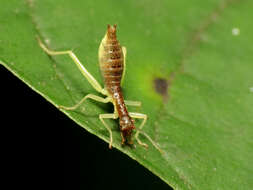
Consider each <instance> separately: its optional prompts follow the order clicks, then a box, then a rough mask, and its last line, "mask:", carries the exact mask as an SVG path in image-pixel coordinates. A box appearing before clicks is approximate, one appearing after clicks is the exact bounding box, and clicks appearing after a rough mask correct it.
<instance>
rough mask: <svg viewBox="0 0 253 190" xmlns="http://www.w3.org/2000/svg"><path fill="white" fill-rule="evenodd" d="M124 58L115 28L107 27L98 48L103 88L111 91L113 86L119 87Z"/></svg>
mask: <svg viewBox="0 0 253 190" xmlns="http://www.w3.org/2000/svg"><path fill="white" fill-rule="evenodd" d="M123 61H124V56H123V52H122V48H121V46H120V44H119V42H118V40H117V38H116V27H115V26H108V28H107V33H106V35H105V37H104V39H103V40H102V42H101V44H100V47H99V64H100V70H101V73H102V76H103V78H104V83H105V87H106V88H107V90H109V91H111V88H113V87H114V86H120V82H121V78H122V73H123V69H124V68H123V67H124V63H123Z"/></svg>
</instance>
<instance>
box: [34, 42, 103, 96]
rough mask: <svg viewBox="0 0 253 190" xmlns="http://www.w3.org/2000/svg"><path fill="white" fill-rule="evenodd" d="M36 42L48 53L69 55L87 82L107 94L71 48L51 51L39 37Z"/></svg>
mask: <svg viewBox="0 0 253 190" xmlns="http://www.w3.org/2000/svg"><path fill="white" fill-rule="evenodd" d="M37 39H38V43H39V45H40V47H41V48H42V49H43V50H44V51H45V52H46V53H47V54H48V55H69V56H70V57H71V59H72V60H73V61H74V62H75V64H76V65H77V67H78V69H79V70H80V71H81V73H82V74H83V76H84V77H85V78H86V79H87V80H88V82H89V83H90V84H91V85H92V86H93V88H95V89H96V90H97V91H98V92H100V93H102V94H104V95H107V92H106V90H105V89H103V88H102V87H101V86H100V84H99V83H98V82H97V81H96V79H95V78H94V77H93V76H92V75H91V74H90V73H89V72H88V70H87V69H86V68H85V67H84V66H83V65H82V63H81V62H80V61H79V59H78V58H77V57H76V55H75V54H74V53H73V52H72V51H71V50H66V51H52V50H49V49H48V48H47V47H46V46H45V45H44V44H43V43H42V42H41V40H40V39H39V38H37Z"/></svg>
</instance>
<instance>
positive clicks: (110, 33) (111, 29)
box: [107, 24, 117, 40]
mask: <svg viewBox="0 0 253 190" xmlns="http://www.w3.org/2000/svg"><path fill="white" fill-rule="evenodd" d="M116 28H117V25H116V24H114V25H110V24H108V25H107V38H108V39H110V40H114V39H116Z"/></svg>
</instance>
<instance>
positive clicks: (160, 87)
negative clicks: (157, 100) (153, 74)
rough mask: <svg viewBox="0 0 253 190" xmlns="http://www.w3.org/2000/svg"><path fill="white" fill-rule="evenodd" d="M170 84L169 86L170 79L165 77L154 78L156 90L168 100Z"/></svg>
mask: <svg viewBox="0 0 253 190" xmlns="http://www.w3.org/2000/svg"><path fill="white" fill-rule="evenodd" d="M168 86H169V81H167V80H166V79H164V78H155V79H154V87H155V91H156V92H157V93H158V94H160V95H161V96H162V97H163V100H164V101H167V100H168V97H169V95H168Z"/></svg>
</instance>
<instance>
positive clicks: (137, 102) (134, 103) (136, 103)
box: [124, 100, 141, 107]
mask: <svg viewBox="0 0 253 190" xmlns="http://www.w3.org/2000/svg"><path fill="white" fill-rule="evenodd" d="M124 102H125V104H126V105H127V106H137V107H140V106H141V102H139V101H132V100H125V101H124Z"/></svg>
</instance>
